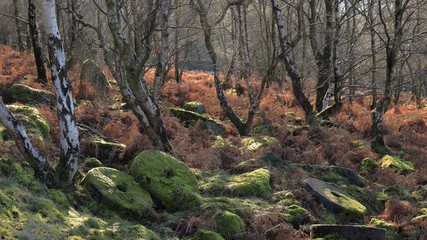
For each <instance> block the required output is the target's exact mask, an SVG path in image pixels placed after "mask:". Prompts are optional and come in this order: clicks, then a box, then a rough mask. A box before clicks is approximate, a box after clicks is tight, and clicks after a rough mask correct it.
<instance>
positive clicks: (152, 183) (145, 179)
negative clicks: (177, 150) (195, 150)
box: [129, 150, 200, 211]
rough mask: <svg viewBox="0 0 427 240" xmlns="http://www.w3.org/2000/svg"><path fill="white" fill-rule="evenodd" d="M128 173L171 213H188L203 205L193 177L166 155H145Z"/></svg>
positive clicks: (139, 158)
mask: <svg viewBox="0 0 427 240" xmlns="http://www.w3.org/2000/svg"><path fill="white" fill-rule="evenodd" d="M129 173H130V175H132V176H134V177H135V179H136V181H137V182H139V183H140V184H141V185H142V186H143V187H144V188H145V189H147V190H148V192H150V194H151V196H152V197H153V198H154V200H155V201H156V202H157V203H158V204H159V205H160V206H164V207H166V209H168V210H171V211H175V210H188V209H192V208H194V207H197V206H199V205H200V196H199V194H198V188H199V186H198V183H197V180H196V177H195V176H194V174H193V173H192V172H191V171H190V169H189V168H188V167H187V166H186V165H185V164H184V163H183V162H181V161H179V160H178V159H176V158H174V157H172V156H170V155H168V154H166V153H164V152H161V151H155V150H152V151H143V152H142V153H140V154H139V155H138V156H137V157H136V158H135V159H134V160H133V162H132V164H131V165H130V167H129Z"/></svg>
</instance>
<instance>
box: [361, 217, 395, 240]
mask: <svg viewBox="0 0 427 240" xmlns="http://www.w3.org/2000/svg"><path fill="white" fill-rule="evenodd" d="M368 225H369V226H373V227H377V228H384V229H385V230H386V238H387V240H395V239H399V235H398V234H397V233H396V228H395V226H394V224H392V223H389V222H387V221H384V220H381V219H377V218H372V219H371V221H370V222H369V224H368Z"/></svg>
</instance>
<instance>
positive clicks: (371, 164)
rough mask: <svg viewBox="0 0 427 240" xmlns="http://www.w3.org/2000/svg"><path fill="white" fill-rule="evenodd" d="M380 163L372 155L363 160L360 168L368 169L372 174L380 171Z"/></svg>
mask: <svg viewBox="0 0 427 240" xmlns="http://www.w3.org/2000/svg"><path fill="white" fill-rule="evenodd" d="M378 168H379V164H378V163H377V161H375V160H374V159H372V158H370V157H366V158H364V159H363V160H362V162H361V163H360V165H359V169H360V170H362V171H366V172H368V173H370V174H374V173H376V172H377V171H378Z"/></svg>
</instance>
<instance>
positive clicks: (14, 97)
mask: <svg viewBox="0 0 427 240" xmlns="http://www.w3.org/2000/svg"><path fill="white" fill-rule="evenodd" d="M3 101H4V102H5V103H6V104H12V103H17V102H19V103H23V104H46V105H48V106H55V105H56V96H55V95H54V94H53V93H51V92H48V91H45V90H39V89H35V88H32V87H28V86H25V85H22V84H14V85H12V87H10V88H8V89H6V91H4V93H3Z"/></svg>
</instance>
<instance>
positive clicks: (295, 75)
mask: <svg viewBox="0 0 427 240" xmlns="http://www.w3.org/2000/svg"><path fill="white" fill-rule="evenodd" d="M271 4H272V5H273V14H274V19H275V21H276V24H277V28H278V33H279V42H280V49H281V50H282V54H281V57H282V61H283V62H284V64H285V68H286V71H287V72H288V74H289V77H290V78H291V81H292V89H293V92H294V96H295V98H296V99H297V101H298V103H299V104H300V106H301V108H302V109H303V110H304V113H305V117H306V119H307V120H308V121H309V122H310V121H311V120H312V119H314V115H313V108H312V106H311V104H310V102H309V101H308V99H307V97H306V96H305V95H304V92H303V91H302V86H301V75H300V74H299V72H298V69H297V66H296V64H295V63H294V61H293V60H292V58H291V57H290V53H291V46H290V44H289V42H288V41H287V35H286V31H285V29H286V27H285V20H284V16H283V14H282V10H281V9H280V5H279V1H278V0H271Z"/></svg>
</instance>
